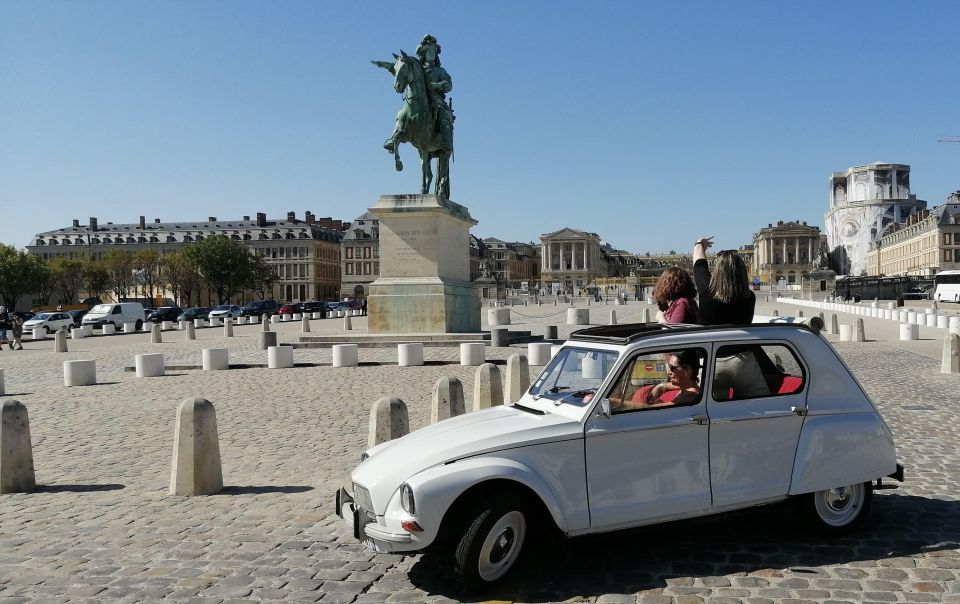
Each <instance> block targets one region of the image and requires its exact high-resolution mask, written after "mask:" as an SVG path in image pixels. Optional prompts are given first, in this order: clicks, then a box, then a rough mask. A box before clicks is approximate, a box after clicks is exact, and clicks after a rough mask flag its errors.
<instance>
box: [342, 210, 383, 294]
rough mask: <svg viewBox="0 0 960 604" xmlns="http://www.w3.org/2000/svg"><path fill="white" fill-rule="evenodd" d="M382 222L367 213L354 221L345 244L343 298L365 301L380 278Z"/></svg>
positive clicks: (343, 247)
mask: <svg viewBox="0 0 960 604" xmlns="http://www.w3.org/2000/svg"><path fill="white" fill-rule="evenodd" d="M379 223H380V221H379V220H378V219H377V217H376V216H374V215H373V214H371V213H370V212H364V213H363V214H361V215H360V216H358V217H357V218H356V220H354V221H353V222H352V223H350V228H349V229H347V231H346V232H344V234H343V242H342V244H341V247H342V250H341V254H340V257H341V262H342V265H341V271H340V274H341V284H340V299H346V298H352V299H356V300H363V299H364V298H366V297H367V292H368V290H369V286H370V284H371V283H373V282H374V281H376V280H377V278H378V277H380V226H379Z"/></svg>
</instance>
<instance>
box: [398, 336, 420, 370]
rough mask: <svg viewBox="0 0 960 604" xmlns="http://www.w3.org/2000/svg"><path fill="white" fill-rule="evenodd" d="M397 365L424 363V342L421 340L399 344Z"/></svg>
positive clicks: (414, 365) (405, 365) (409, 365)
mask: <svg viewBox="0 0 960 604" xmlns="http://www.w3.org/2000/svg"><path fill="white" fill-rule="evenodd" d="M397 365H398V366H400V367H419V366H420V365H423V344H421V343H420V342H407V343H405V344H397Z"/></svg>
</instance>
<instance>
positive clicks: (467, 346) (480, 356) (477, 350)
mask: <svg viewBox="0 0 960 604" xmlns="http://www.w3.org/2000/svg"><path fill="white" fill-rule="evenodd" d="M484 355H485V350H484V346H483V344H480V343H478V342H464V343H463V344H460V364H461V365H467V366H470V367H473V366H476V365H480V364H481V363H483V361H484V358H485V357H484Z"/></svg>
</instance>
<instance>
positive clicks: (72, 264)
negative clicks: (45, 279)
mask: <svg viewBox="0 0 960 604" xmlns="http://www.w3.org/2000/svg"><path fill="white" fill-rule="evenodd" d="M47 267H48V268H49V269H50V275H51V279H52V281H53V289H54V291H55V292H56V293H57V295H58V296H60V301H61V302H63V303H64V304H76V303H77V301H78V300H79V298H78V297H77V294H79V292H80V290H81V289H83V285H84V283H85V282H86V275H85V274H84V273H85V271H86V269H87V261H86V259H85V258H63V257H57V258H54V259H53V260H50V261H49V262H47Z"/></svg>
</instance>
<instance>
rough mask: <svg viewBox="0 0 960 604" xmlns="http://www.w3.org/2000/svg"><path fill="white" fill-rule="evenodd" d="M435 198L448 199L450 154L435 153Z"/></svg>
mask: <svg viewBox="0 0 960 604" xmlns="http://www.w3.org/2000/svg"><path fill="white" fill-rule="evenodd" d="M437 197H439V198H440V199H450V153H449V152H448V151H438V152H437Z"/></svg>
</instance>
